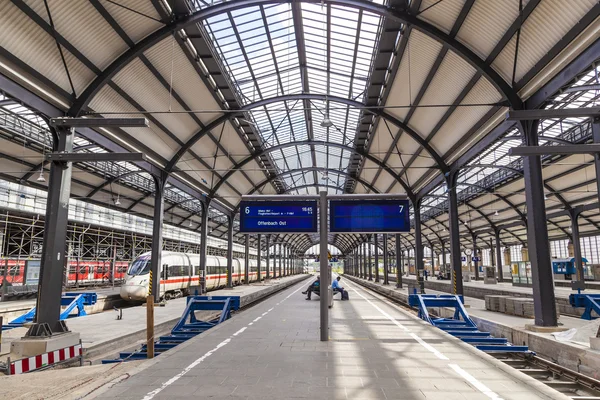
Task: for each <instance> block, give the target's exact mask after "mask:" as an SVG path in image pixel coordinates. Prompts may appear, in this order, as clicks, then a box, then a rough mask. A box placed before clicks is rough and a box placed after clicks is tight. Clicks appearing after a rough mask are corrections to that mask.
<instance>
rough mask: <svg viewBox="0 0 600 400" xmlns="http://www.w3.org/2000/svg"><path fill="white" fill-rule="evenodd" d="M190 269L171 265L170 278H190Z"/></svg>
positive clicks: (185, 266) (184, 266) (186, 266)
mask: <svg viewBox="0 0 600 400" xmlns="http://www.w3.org/2000/svg"><path fill="white" fill-rule="evenodd" d="M189 274H190V267H189V266H188V265H171V266H169V277H172V276H188V275H189Z"/></svg>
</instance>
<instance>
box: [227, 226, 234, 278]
mask: <svg viewBox="0 0 600 400" xmlns="http://www.w3.org/2000/svg"><path fill="white" fill-rule="evenodd" d="M227 220H228V222H229V224H228V226H227V289H231V288H233V274H232V270H233V217H232V216H229V217H227Z"/></svg>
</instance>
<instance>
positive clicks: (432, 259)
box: [429, 242, 435, 277]
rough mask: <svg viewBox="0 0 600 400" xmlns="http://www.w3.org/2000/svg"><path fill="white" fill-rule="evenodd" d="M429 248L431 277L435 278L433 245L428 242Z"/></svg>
mask: <svg viewBox="0 0 600 400" xmlns="http://www.w3.org/2000/svg"><path fill="white" fill-rule="evenodd" d="M429 248H430V249H431V277H434V276H435V252H434V251H433V243H431V242H429Z"/></svg>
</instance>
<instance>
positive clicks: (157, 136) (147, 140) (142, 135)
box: [90, 86, 179, 160]
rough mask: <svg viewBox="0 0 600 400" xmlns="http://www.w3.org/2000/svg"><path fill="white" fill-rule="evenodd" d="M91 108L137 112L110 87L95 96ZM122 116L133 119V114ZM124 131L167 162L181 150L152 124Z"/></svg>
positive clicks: (104, 110) (101, 110) (102, 110)
mask: <svg viewBox="0 0 600 400" xmlns="http://www.w3.org/2000/svg"><path fill="white" fill-rule="evenodd" d="M90 108H91V109H93V110H94V111H97V112H99V113H102V112H135V111H137V110H136V109H135V108H134V107H133V106H132V105H131V104H129V102H127V101H126V100H125V99H124V98H123V97H121V96H120V95H119V94H118V93H117V92H115V91H114V90H113V89H112V88H111V87H109V86H104V87H103V88H102V89H101V90H100V91H99V92H98V94H97V95H96V96H94V98H93V99H92V101H91V102H90ZM122 116H123V117H131V114H126V115H122ZM111 117H115V118H116V117H117V115H114V114H111ZM123 130H124V131H126V132H127V133H129V134H130V135H131V136H132V137H134V138H135V139H137V140H139V141H140V142H141V143H143V144H145V145H146V146H148V147H149V148H150V149H152V150H154V151H155V152H156V153H157V154H159V155H160V156H162V157H164V158H165V159H167V160H168V159H170V158H171V157H172V156H173V155H174V154H175V151H176V149H178V148H179V146H178V145H177V144H176V143H174V142H173V141H172V140H171V139H170V138H169V137H168V136H167V135H166V134H165V133H164V132H163V131H161V130H160V129H158V128H157V127H156V125H154V124H152V123H150V127H149V128H124V129H123Z"/></svg>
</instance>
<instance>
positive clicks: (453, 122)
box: [431, 78, 501, 154]
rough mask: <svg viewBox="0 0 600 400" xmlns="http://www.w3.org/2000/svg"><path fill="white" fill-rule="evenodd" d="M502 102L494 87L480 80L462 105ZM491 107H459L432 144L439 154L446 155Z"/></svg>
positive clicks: (484, 80) (485, 80)
mask: <svg viewBox="0 0 600 400" xmlns="http://www.w3.org/2000/svg"><path fill="white" fill-rule="evenodd" d="M499 100H501V96H500V94H499V93H498V91H496V89H495V88H494V86H493V85H491V84H490V83H489V81H488V80H487V79H485V78H480V79H479V81H477V83H476V84H475V86H474V87H473V89H471V91H470V92H469V94H467V95H466V96H465V98H464V100H463V101H462V104H488V103H494V102H496V101H499ZM491 108H492V107H491V106H478V107H458V108H457V109H456V110H455V111H454V112H453V113H452V115H451V116H450V118H448V120H447V121H446V123H445V124H444V125H443V126H442V128H441V129H440V130H439V131H438V133H437V134H436V135H435V136H434V137H433V139H432V140H431V144H432V145H433V147H434V148H435V149H437V150H438V152H439V153H441V154H445V153H446V152H447V151H448V150H450V149H451V148H452V146H454V145H455V144H456V143H457V142H458V141H460V139H461V138H462V137H463V136H464V135H465V134H466V133H467V132H468V131H469V130H470V129H471V127H472V126H473V125H475V124H476V123H477V122H478V121H479V120H480V119H481V118H482V117H483V116H484V115H485V113H486V112H488V110H490V109H491Z"/></svg>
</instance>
